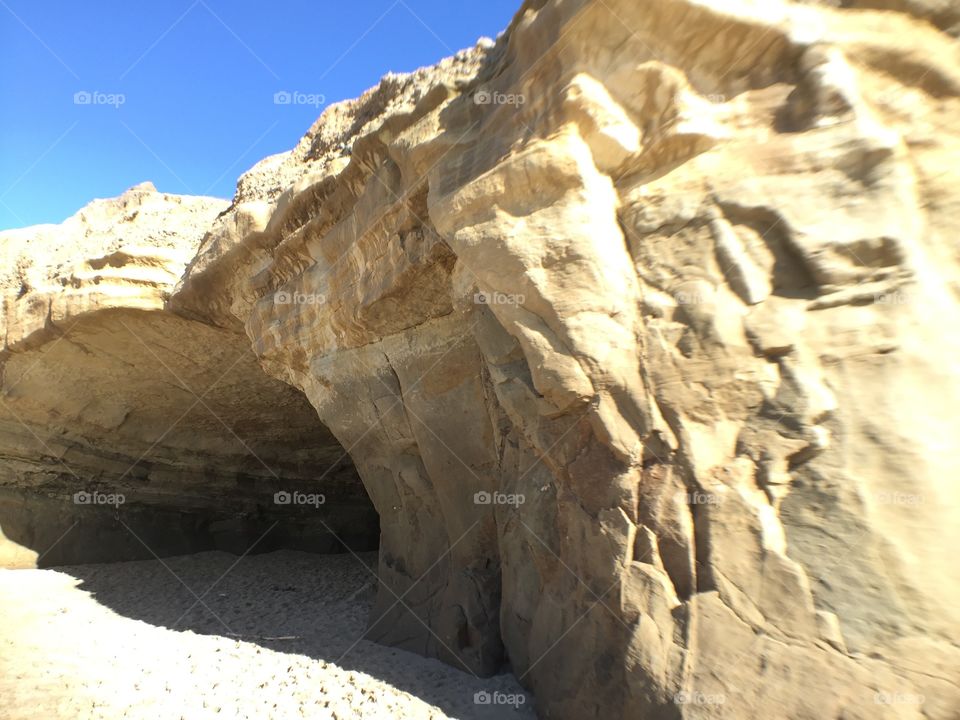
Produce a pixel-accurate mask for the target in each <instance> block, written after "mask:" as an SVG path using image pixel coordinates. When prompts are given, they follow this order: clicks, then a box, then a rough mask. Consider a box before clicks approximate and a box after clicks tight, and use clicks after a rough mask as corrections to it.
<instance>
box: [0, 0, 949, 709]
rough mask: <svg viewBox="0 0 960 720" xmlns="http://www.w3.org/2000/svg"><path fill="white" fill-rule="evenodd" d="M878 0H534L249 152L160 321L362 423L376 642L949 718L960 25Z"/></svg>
mask: <svg viewBox="0 0 960 720" xmlns="http://www.w3.org/2000/svg"><path fill="white" fill-rule="evenodd" d="M847 5H850V6H857V7H838V6H847ZM866 5H879V3H827V2H822V3H800V2H784V1H783V0H771V1H769V2H762V3H761V2H748V1H747V0H736V1H727V2H720V1H719V0H716V1H704V2H701V1H695V0H656V1H655V2H648V3H635V2H629V1H628V0H551V1H549V2H544V1H542V0H539V1H530V2H527V3H525V4H524V5H523V7H522V8H521V9H520V11H519V12H518V14H517V16H516V17H515V19H514V21H513V23H512V24H511V26H510V28H509V29H508V30H507V31H506V32H505V33H504V34H502V35H501V36H500V37H499V38H498V39H497V41H496V42H486V41H484V42H481V43H479V44H478V46H477V47H476V48H473V49H471V50H467V51H464V52H462V53H459V54H458V55H456V56H455V57H453V58H450V59H448V60H445V61H443V62H441V63H440V64H438V65H437V66H434V67H432V68H425V69H422V70H420V71H417V72H416V73H412V74H409V75H403V76H388V77H385V78H384V80H383V81H382V82H381V83H380V85H378V86H377V87H376V88H374V89H372V90H370V91H368V92H367V93H365V94H364V95H363V96H362V97H361V98H359V99H357V100H353V101H347V102H343V103H338V104H337V105H335V106H332V107H331V108H329V109H327V110H326V111H325V112H324V114H323V115H322V116H321V117H320V119H319V120H318V121H317V123H316V124H315V125H314V126H313V127H312V128H311V129H310V131H309V132H308V133H307V135H306V136H305V137H304V138H303V139H302V140H301V141H300V143H299V144H298V145H297V147H296V148H294V149H293V150H292V151H290V152H289V153H285V154H281V155H278V156H274V157H271V158H268V159H266V160H264V161H263V162H261V163H260V164H258V165H257V166H255V167H254V168H253V169H251V170H250V171H249V172H248V173H247V174H245V175H244V176H243V177H242V178H241V179H240V181H239V183H238V190H237V194H236V196H235V198H234V200H233V202H232V204H231V205H230V206H229V208H227V209H226V210H224V211H223V212H220V214H219V215H217V217H216V218H215V219H213V220H212V224H211V226H210V227H209V229H208V230H207V232H206V234H205V235H204V237H203V239H202V241H201V242H200V245H199V249H198V250H197V251H196V253H195V255H194V256H193V258H192V259H191V260H190V261H189V264H188V266H187V268H186V272H185V273H184V274H183V276H182V278H181V279H180V280H179V282H178V284H177V286H176V288H175V289H174V290H173V292H172V294H171V295H170V297H169V299H168V300H167V301H166V302H165V303H163V308H164V309H163V311H162V313H163V314H162V317H163V318H164V319H165V320H164V321H169V322H171V323H174V322H189V323H191V324H192V325H206V326H208V327H209V328H210V330H209V331H205V332H210V333H214V334H217V337H223V338H231V340H230V341H226V340H225V341H224V342H225V343H226V342H238V338H240V339H242V338H243V335H242V334H241V333H243V334H245V336H246V340H245V342H247V343H248V344H249V347H252V349H253V353H254V355H255V356H256V359H257V360H258V361H259V364H260V366H261V367H262V368H263V370H265V371H266V374H267V375H269V376H271V377H273V378H276V379H278V380H282V381H283V382H285V383H287V384H289V385H290V386H293V387H295V388H298V389H299V390H301V391H302V392H303V394H304V395H305V396H306V398H307V400H308V401H309V403H310V405H312V407H313V408H314V409H315V411H316V413H317V414H318V415H319V418H320V421H321V422H322V424H323V426H324V427H325V428H327V429H328V430H329V432H330V433H331V434H332V437H333V438H335V439H336V441H337V443H338V444H339V446H341V447H343V448H345V449H347V450H348V451H349V453H350V456H351V457H352V458H353V461H354V464H355V466H356V471H357V472H358V473H359V477H360V478H361V479H362V481H363V484H364V486H365V488H366V491H367V493H369V496H370V499H371V500H372V502H373V504H374V506H375V507H376V510H377V512H378V513H379V517H380V532H381V552H380V558H379V577H380V581H381V586H380V590H379V595H378V599H377V601H376V603H375V606H374V610H373V613H372V616H371V626H370V636H371V637H372V638H374V639H376V640H379V641H381V642H383V643H387V644H394V645H399V646H401V647H404V648H406V649H411V650H414V651H417V652H419V653H423V654H426V655H429V656H433V657H438V658H441V659H443V660H445V661H447V662H449V663H451V664H453V665H456V666H463V667H465V668H467V669H469V670H471V671H473V672H476V673H478V674H490V673H493V672H496V671H497V670H498V669H499V668H500V667H501V666H502V664H503V662H504V661H505V660H507V659H508V660H509V662H510V664H511V666H512V669H513V671H514V673H515V674H516V675H517V677H518V678H519V679H520V681H521V682H522V683H524V684H525V685H527V686H529V687H531V688H532V689H533V690H534V692H535V695H536V697H537V700H538V710H539V712H540V713H541V715H542V716H544V717H554V718H584V717H601V716H602V717H607V718H635V717H663V718H674V717H677V718H679V717H684V718H701V717H759V716H769V717H789V718H812V717H817V718H819V717H845V718H877V717H903V718H911V717H931V718H951V717H956V708H957V707H960V688H958V685H957V678H958V677H960V602H958V600H960V565H958V564H957V563H956V562H955V560H954V558H953V557H952V555H953V554H954V550H953V548H954V547H955V546H956V544H957V541H958V540H960V524H958V523H957V522H956V519H957V517H958V516H960V508H958V503H960V500H958V497H957V493H956V492H954V488H955V485H956V477H957V472H958V470H960V468H958V460H957V457H956V454H955V453H954V452H953V444H954V442H955V438H956V435H957V421H956V418H955V415H956V413H955V408H956V407H957V403H958V402H960V368H958V366H957V360H956V359H957V358H958V357H960V354H958V352H957V351H958V350H960V348H958V347H957V346H958V345H960V339H958V336H957V334H956V333H954V332H951V331H950V330H948V328H952V327H953V326H954V325H955V324H956V322H957V320H958V318H960V312H958V310H960V308H958V284H957V282H958V277H960V274H958V261H960V256H958V253H957V244H956V242H955V239H956V237H957V234H958V229H960V228H958V227H957V225H958V221H957V217H958V212H957V211H958V209H960V193H958V190H957V183H956V169H955V167H954V165H955V163H954V162H953V158H955V157H956V156H957V150H958V138H960V125H958V123H957V118H958V117H960V99H958V98H960V69H958V68H960V64H958V60H960V50H958V45H957V43H956V41H955V40H954V39H953V37H952V36H951V34H950V33H949V32H944V31H943V30H944V29H946V30H949V29H950V28H951V27H952V25H951V23H952V20H950V17H951V16H950V10H949V8H947V9H946V10H945V11H944V13H940V12H939V10H937V9H936V8H934V5H935V3H932V2H931V3H921V2H917V3H890V4H883V5H884V7H885V8H887V9H885V10H874V9H868V8H864V7H860V6H866ZM928 11H929V12H928ZM930 21H932V22H930ZM24 297H26V296H24ZM7 302H8V307H10V308H13V310H8V318H9V317H14V318H15V321H14V322H10V321H8V330H7V336H8V346H9V347H14V346H13V345H11V343H10V338H13V339H14V345H15V343H16V342H17V338H18V337H20V336H25V335H28V333H26V332H25V331H20V330H17V328H20V327H23V326H24V324H25V323H28V322H29V320H28V319H27V320H22V319H20V318H21V316H22V315H24V314H25V311H23V312H21V310H18V308H22V307H23V298H20V299H16V298H13V297H11V298H10V299H9V300H8V301H7ZM11 312H12V313H14V315H13V316H11ZM125 312H129V310H127V311H125ZM17 313H20V314H17ZM168 318H169V319H168ZM176 318H179V319H176ZM14 349H15V348H14ZM8 363H9V361H8ZM252 372H253V371H252V370H251V373H252ZM260 382H262V383H266V382H268V381H266V380H261V381H260ZM278 392H279V391H278ZM273 429H274V430H275V429H276V428H273ZM264 459H265V460H266V459H267V458H264ZM268 464H269V461H268ZM207 487H209V488H211V491H212V492H217V490H216V489H215V488H216V486H215V485H209V486H207ZM398 598H399V599H398Z"/></svg>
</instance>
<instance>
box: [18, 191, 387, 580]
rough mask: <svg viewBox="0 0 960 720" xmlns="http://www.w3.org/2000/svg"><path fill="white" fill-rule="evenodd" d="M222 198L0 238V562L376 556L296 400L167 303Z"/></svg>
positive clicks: (316, 428)
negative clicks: (295, 501)
mask: <svg viewBox="0 0 960 720" xmlns="http://www.w3.org/2000/svg"><path fill="white" fill-rule="evenodd" d="M227 204H228V203H226V202H224V201H222V200H216V199H214V198H191V197H181V196H175V195H167V194H163V193H158V192H157V191H156V190H155V189H154V188H153V186H151V185H150V184H149V183H144V184H143V185H139V186H137V187H135V188H131V189H130V190H128V191H127V192H126V193H124V194H123V195H122V196H120V197H119V198H116V199H114V200H105V201H100V200H98V201H94V202H93V203H91V204H90V205H88V206H87V207H86V208H84V209H83V210H81V211H80V212H79V213H77V214H76V215H74V216H73V217H71V218H70V219H68V220H67V221H66V222H64V223H63V224H61V225H47V226H39V227H36V228H27V229H25V230H14V231H9V232H5V233H2V234H0V253H2V254H3V255H4V262H3V265H2V270H0V272H2V273H3V274H2V276H0V287H2V288H3V289H4V291H5V298H4V313H3V316H2V318H0V324H2V330H3V335H4V338H5V347H4V350H3V353H2V356H0V362H2V372H3V375H2V388H3V394H2V397H0V454H2V457H3V462H2V463H0V527H2V531H3V535H5V536H6V538H7V542H3V541H2V538H0V558H2V559H3V563H4V564H5V565H8V566H9V565H22V564H26V565H33V564H35V563H36V562H37V560H38V559H39V560H40V561H41V562H42V564H44V565H55V564H64V563H71V562H97V561H105V560H119V559H137V558H150V557H153V554H154V553H157V554H160V555H169V554H177V553H184V552H190V551H196V550H197V549H214V548H217V549H224V550H232V551H234V552H237V553H243V552H244V551H245V550H247V549H248V548H249V547H250V546H251V544H252V543H254V541H257V540H258V539H259V540H260V541H259V542H258V543H257V547H258V548H259V549H263V550H266V549H270V548H272V547H277V546H288V547H303V548H310V549H324V550H331V549H335V548H337V547H339V546H340V545H341V541H342V542H346V543H349V544H351V545H353V546H355V547H357V548H358V549H359V548H363V549H372V548H375V547H376V546H377V538H378V527H377V516H376V512H375V510H374V509H373V508H372V507H371V505H370V502H369V500H368V498H367V496H366V493H365V492H364V490H363V488H362V485H361V483H360V481H359V479H358V477H357V474H356V471H355V470H354V468H353V465H352V463H350V461H349V457H348V456H347V454H346V453H345V452H344V450H343V448H342V447H341V446H340V445H339V444H338V443H337V441H336V439H334V438H333V437H332V436H331V435H330V433H329V432H328V431H327V430H326V429H325V428H324V427H323V426H322V425H321V424H320V423H319V422H317V419H316V414H315V413H314V412H313V409H312V408H311V407H310V405H309V403H307V401H306V400H305V399H304V397H303V395H302V394H301V393H299V392H297V391H296V390H294V389H293V388H291V387H289V386H288V385H285V384H284V383H282V382H280V381H278V380H275V379H273V378H270V377H268V376H267V375H266V374H264V373H263V371H262V370H261V369H260V368H259V367H258V364H257V361H256V358H255V356H254V355H253V353H251V352H250V344H249V342H248V341H247V340H246V338H244V337H243V336H242V335H240V334H237V333H234V332H227V331H224V330H222V329H219V328H216V327H212V326H210V325H206V324H202V323H198V322H194V321H191V320H187V319H185V318H183V317H180V316H178V315H175V314H173V313H171V312H169V311H168V310H167V309H166V304H167V303H168V301H169V296H170V293H171V292H172V291H173V290H174V288H175V286H176V284H177V282H178V280H179V279H180V277H181V276H182V275H183V272H184V270H185V267H186V265H187V263H188V262H189V261H190V260H191V259H192V258H193V256H194V255H195V253H196V251H197V246H198V244H199V242H200V240H201V238H202V237H203V233H204V230H205V229H206V228H207V227H209V225H210V224H211V223H212V222H213V221H214V219H215V218H216V216H217V214H218V213H219V212H220V211H222V210H224V209H225V208H226V206H227ZM318 481H319V485H320V487H319V488H318ZM277 492H287V493H293V492H299V493H303V494H310V495H315V496H318V497H317V498H316V499H317V501H318V502H316V503H314V504H313V505H303V506H300V505H298V506H297V507H286V506H280V505H277V504H276V503H275V502H274V494H275V493H277ZM320 495H322V496H323V498H322V499H323V501H324V502H323V503H322V505H323V507H322V512H317V511H316V506H317V505H319V504H320V503H319V499H320V498H319V496H320ZM298 497H299V496H298ZM291 505H292V503H291ZM120 506H122V508H123V511H122V513H120V512H119V507H120ZM281 521H282V522H281ZM268 531H269V532H268ZM338 538H340V539H338ZM38 556H42V557H38Z"/></svg>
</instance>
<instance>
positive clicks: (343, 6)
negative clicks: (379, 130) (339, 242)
mask: <svg viewBox="0 0 960 720" xmlns="http://www.w3.org/2000/svg"><path fill="white" fill-rule="evenodd" d="M519 5H520V0H484V1H483V2H472V1H471V2H468V1H466V0H354V1H353V2H350V1H349V0H348V1H347V2H344V1H343V0H337V1H330V0H312V1H310V0H275V2H269V3H267V2H255V1H254V0H233V1H232V2H231V1H230V0H164V1H163V2H133V3H131V2H119V1H118V0H85V1H84V2H70V1H69V0H56V1H54V0H0V98H2V100H0V229H6V228H11V227H21V226H24V225H33V224H36V223H42V222H60V221H62V220H64V219H65V218H66V217H68V216H70V215H72V214H73V213H74V212H76V211H77V210H78V209H79V208H81V207H82V206H83V205H85V204H86V203H87V202H88V201H89V200H91V199H93V198H95V197H111V196H114V195H117V194H119V193H121V192H123V190H125V189H126V188H128V187H130V186H131V185H135V184H137V183H139V182H142V181H144V180H151V181H152V182H153V183H154V184H155V185H156V186H157V188H158V189H159V190H162V191H165V192H174V193H190V194H207V195H216V196H220V197H227V198H228V197H231V196H232V195H233V189H234V185H235V182H236V178H237V176H238V175H239V174H240V173H242V172H243V171H244V170H246V169H247V168H249V167H250V166H251V165H253V164H254V163H255V162H256V161H258V160H259V159H261V158H263V157H265V156H267V155H270V154H272V153H275V152H279V151H281V150H287V149H289V148H291V147H293V145H295V144H296V142H297V140H298V139H299V138H300V136H301V135H303V133H304V132H305V131H306V130H307V128H308V127H309V126H310V125H311V123H312V122H313V121H314V119H315V118H316V117H317V116H318V115H319V114H320V112H321V111H322V110H323V107H324V105H320V106H317V105H316V103H317V102H319V101H320V100H321V97H320V96H322V99H323V101H324V102H325V104H329V103H331V102H335V101H337V100H342V99H345V98H351V97H355V96H357V95H359V94H360V93H361V92H363V91H364V90H366V89H367V88H368V87H370V86H372V85H374V84H376V82H377V81H378V80H379V79H380V77H381V76H382V75H383V74H384V73H386V72H388V71H396V72H403V71H409V70H413V69H415V68H417V67H420V66H422V65H428V64H432V63H434V62H436V61H437V60H439V59H440V58H442V57H445V56H446V55H449V54H451V53H452V52H455V51H456V50H459V49H460V48H462V47H467V46H470V45H472V44H473V43H474V42H476V40H477V38H478V37H480V36H482V35H487V36H490V37H494V36H496V34H497V33H498V32H499V31H500V30H502V29H503V28H505V27H506V26H507V24H508V23H509V21H510V18H511V17H512V16H513V13H514V12H515V11H516V10H517V8H518V7H519ZM284 91H286V92H289V93H300V94H301V95H299V96H298V98H299V100H300V102H301V104H294V103H291V104H288V105H283V104H279V105H278V104H276V103H275V102H274V95H275V93H277V92H284ZM77 93H86V94H81V95H77ZM85 101H86V102H85ZM310 102H313V103H314V104H308V103H310Z"/></svg>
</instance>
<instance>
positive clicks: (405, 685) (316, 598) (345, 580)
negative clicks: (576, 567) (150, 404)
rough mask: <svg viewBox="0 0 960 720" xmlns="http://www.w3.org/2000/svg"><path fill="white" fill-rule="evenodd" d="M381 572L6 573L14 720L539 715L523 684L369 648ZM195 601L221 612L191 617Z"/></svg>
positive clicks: (183, 560)
mask: <svg viewBox="0 0 960 720" xmlns="http://www.w3.org/2000/svg"><path fill="white" fill-rule="evenodd" d="M375 562H376V554H375V553H368V554H364V555H361V556H353V555H350V554H345V555H312V554H308V553H300V552H292V551H281V552H275V553H269V554H264V555H255V556H248V557H245V558H243V559H238V558H237V557H236V556H234V555H229V554H226V553H219V552H210V553H200V554H197V555H187V556H182V557H177V558H168V559H166V560H164V561H163V562H162V563H161V562H160V561H156V560H153V561H143V562H124V563H111V564H104V565H79V566H72V567H64V568H57V569H51V570H0V718H2V719H3V720H27V719H28V718H29V720H36V719H37V718H44V720H55V719H61V718H62V719H64V720H67V719H69V720H81V719H85V718H97V719H103V720H113V719H114V718H131V719H133V718H145V719H146V718H149V719H150V720H158V719H159V720H167V719H168V718H172V719H176V718H184V719H185V720H193V719H194V718H257V719H258V720H264V719H267V718H284V719H285V718H336V719H337V720H346V719H347V718H533V717H534V713H533V698H532V697H531V696H530V695H529V694H526V693H524V692H523V690H522V689H521V688H520V686H519V685H518V684H517V681H516V680H515V679H514V678H513V676H511V675H500V676H497V677H494V678H487V679H479V678H476V677H474V676H473V675H470V674H467V673H466V672H461V671H458V670H456V669H455V668H452V667H450V666H448V665H445V664H443V663H440V662H438V661H436V660H428V659H425V658H422V657H420V656H418V655H415V654H412V653H409V652H405V651H402V650H398V649H394V648H387V647H383V646H380V645H376V644H374V643H371V642H368V641H366V640H363V639H360V637H361V635H362V633H363V630H364V628H365V626H366V621H367V615H368V612H369V610H370V606H371V603H372V600H373V592H374V583H375V582H376V581H375V579H374V576H373V575H372V574H371V573H370V572H369V570H368V568H369V567H372V566H373V565H374V564H375ZM364 565H366V567H365V566H364ZM218 579H219V582H218ZM181 581H182V582H181ZM211 586H213V588H212V589H211V590H210V591H209V593H208V594H206V595H204V593H205V592H206V591H207V590H208V588H210V587H211ZM188 588H189V589H188ZM191 590H192V592H191ZM194 593H195V594H196V595H197V596H202V597H203V603H205V604H206V605H207V606H208V607H209V610H208V609H206V608H204V607H203V605H200V604H197V605H196V606H195V607H193V609H192V610H191V609H190V608H191V606H193V605H194V603H195V602H196V597H195V595H194ZM184 613H186V614H184ZM484 692H486V693H488V695H479V696H477V695H476V694H477V693H484ZM494 693H499V694H497V695H494ZM493 697H496V702H491V703H490V704H485V703H483V702H480V703H478V702H477V700H478V699H479V700H481V701H482V700H484V699H487V698H493Z"/></svg>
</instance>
